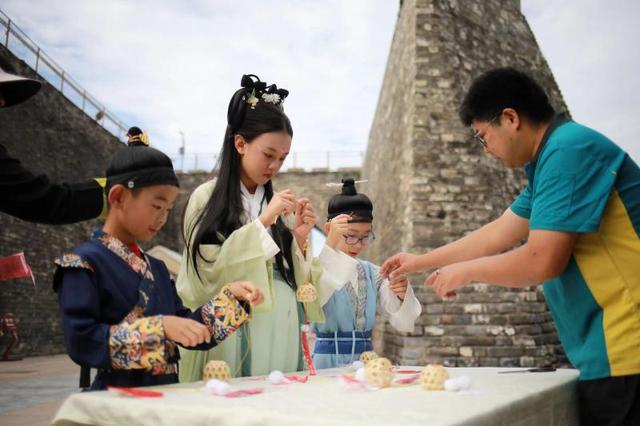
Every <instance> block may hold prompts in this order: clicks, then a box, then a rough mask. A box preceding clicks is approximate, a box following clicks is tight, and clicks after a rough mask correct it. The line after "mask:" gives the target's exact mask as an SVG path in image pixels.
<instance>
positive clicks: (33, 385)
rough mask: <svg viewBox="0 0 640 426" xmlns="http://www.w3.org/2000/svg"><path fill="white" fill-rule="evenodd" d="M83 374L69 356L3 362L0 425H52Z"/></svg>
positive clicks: (1, 365) (76, 390)
mask: <svg viewBox="0 0 640 426" xmlns="http://www.w3.org/2000/svg"><path fill="white" fill-rule="evenodd" d="M79 375H80V367H78V366H77V365H76V364H74V363H73V361H71V360H70V359H69V357H68V356H67V355H52V356H45V357H32V358H25V359H24V360H21V361H9V362H0V425H2V426H13V425H48V424H49V423H50V422H51V420H52V419H53V416H54V415H55V413H56V411H57V410H58V408H59V407H60V404H62V401H64V399H65V398H66V397H67V396H68V395H70V394H72V393H75V392H78V391H79V389H78V378H79Z"/></svg>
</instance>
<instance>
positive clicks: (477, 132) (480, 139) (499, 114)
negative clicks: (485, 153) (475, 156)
mask: <svg viewBox="0 0 640 426" xmlns="http://www.w3.org/2000/svg"><path fill="white" fill-rule="evenodd" d="M501 115H502V111H500V112H499V113H498V114H497V115H496V116H495V117H493V118H492V119H491V120H489V122H488V123H487V125H486V126H485V127H484V129H482V131H480V130H477V131H475V132H473V138H474V139H475V140H477V141H478V142H480V144H482V146H483V147H484V148H486V147H487V141H485V140H484V137H482V136H480V133H486V131H487V129H488V128H489V126H491V124H493V122H494V121H496V120H497V119H498V118H500V116H501Z"/></svg>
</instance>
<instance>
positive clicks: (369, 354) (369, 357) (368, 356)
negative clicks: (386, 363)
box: [360, 351, 378, 365]
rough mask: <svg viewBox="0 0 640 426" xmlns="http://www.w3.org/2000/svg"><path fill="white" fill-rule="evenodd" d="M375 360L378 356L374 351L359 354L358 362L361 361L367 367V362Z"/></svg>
mask: <svg viewBox="0 0 640 426" xmlns="http://www.w3.org/2000/svg"><path fill="white" fill-rule="evenodd" d="M376 358H378V354H377V353H375V352H374V351H365V352H362V353H361V354H360V361H362V363H363V364H364V365H367V362H369V361H371V360H372V359H376Z"/></svg>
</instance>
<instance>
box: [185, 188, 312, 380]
mask: <svg viewBox="0 0 640 426" xmlns="http://www.w3.org/2000/svg"><path fill="white" fill-rule="evenodd" d="M214 185H215V181H214V180H212V181H208V182H206V183H204V184H202V185H200V186H199V187H198V188H196V190H195V191H194V192H193V194H192V195H191V197H190V198H189V203H188V205H187V209H186V212H185V218H184V229H183V232H184V234H185V235H186V236H187V237H189V236H190V235H189V233H188V231H189V230H190V229H191V226H192V223H193V221H194V220H195V219H196V218H197V216H198V214H199V213H200V212H201V211H202V209H203V208H204V207H205V206H206V203H207V201H208V200H209V198H210V196H211V193H212V192H213V188H214ZM193 235H195V233H193ZM191 237H193V236H191ZM188 244H191V242H188ZM293 244H294V245H295V244H296V241H295V239H294V241H293ZM292 249H293V250H292V253H294V254H293V260H294V265H293V266H294V271H295V276H296V282H297V284H298V285H301V284H303V283H305V282H311V283H312V284H313V285H314V286H316V288H317V283H319V282H320V276H321V274H322V272H321V271H322V268H321V267H320V264H319V262H318V261H317V260H314V261H313V262H312V263H311V268H310V270H308V272H306V273H305V271H304V270H305V269H309V268H305V267H303V259H301V258H300V254H297V253H299V250H295V247H292ZM200 252H201V253H202V255H203V256H204V257H205V258H206V259H207V260H208V261H209V262H205V261H203V260H202V259H200V258H198V270H199V273H200V274H199V276H198V275H197V274H196V272H195V270H194V268H193V267H192V266H191V260H190V259H189V258H188V255H187V251H186V250H185V251H184V253H183V258H182V263H181V266H180V272H179V274H178V278H177V282H176V288H177V290H178V294H179V295H180V298H181V299H182V301H183V303H184V304H185V306H187V307H189V308H191V309H196V308H197V307H199V306H201V305H203V304H204V303H206V302H207V301H208V300H210V299H211V297H213V295H215V294H217V293H218V292H219V291H220V289H221V288H222V287H223V286H224V285H225V284H228V283H230V282H233V281H251V282H252V283H253V284H254V285H256V286H257V287H259V288H260V289H261V290H262V292H263V294H264V297H265V301H264V303H263V304H262V305H259V306H256V307H255V308H254V309H253V312H252V319H251V320H250V321H249V323H248V325H244V326H242V328H241V329H240V330H238V331H236V333H234V334H233V335H231V336H230V337H228V338H227V339H226V340H225V341H224V342H222V343H220V344H218V345H217V346H216V347H215V348H213V349H211V350H208V351H192V350H186V349H183V348H180V357H181V360H180V381H181V382H190V381H195V380H201V379H202V369H203V367H204V365H205V364H206V363H207V362H208V361H210V360H212V359H217V360H224V361H226V362H227V364H229V368H230V369H231V374H232V375H233V376H240V375H242V376H248V375H263V374H269V373H270V372H271V371H273V370H280V371H284V372H286V371H295V370H300V369H301V367H302V359H301V348H300V346H301V345H300V324H301V322H302V319H303V318H302V309H300V305H299V304H298V303H297V302H296V295H295V292H294V291H293V290H292V289H291V288H290V287H289V286H288V285H287V284H286V283H285V282H284V281H283V280H282V277H281V276H280V274H279V273H277V271H276V273H275V274H274V259H273V258H272V259H266V258H265V254H264V251H263V249H262V243H261V240H260V232H259V230H258V228H257V227H256V225H255V223H253V222H251V223H248V224H246V225H244V226H243V227H241V228H240V229H237V230H236V231H235V232H233V233H232V234H231V235H230V236H229V237H228V238H227V239H226V240H225V241H224V242H223V244H222V245H216V244H203V245H201V246H200ZM304 305H305V310H306V313H307V319H308V320H309V321H310V322H324V314H323V311H322V307H321V306H320V304H319V303H318V302H317V301H316V302H312V303H305V304H304Z"/></svg>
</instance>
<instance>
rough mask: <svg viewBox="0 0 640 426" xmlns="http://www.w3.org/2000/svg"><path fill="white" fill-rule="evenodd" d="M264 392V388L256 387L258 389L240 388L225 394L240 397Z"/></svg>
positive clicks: (229, 396) (230, 396)
mask: <svg viewBox="0 0 640 426" xmlns="http://www.w3.org/2000/svg"><path fill="white" fill-rule="evenodd" d="M262 392H264V389H263V388H256V389H240V390H237V391H232V392H229V393H227V394H226V395H225V397H226V398H238V397H241V396H251V395H258V394H261V393H262Z"/></svg>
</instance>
